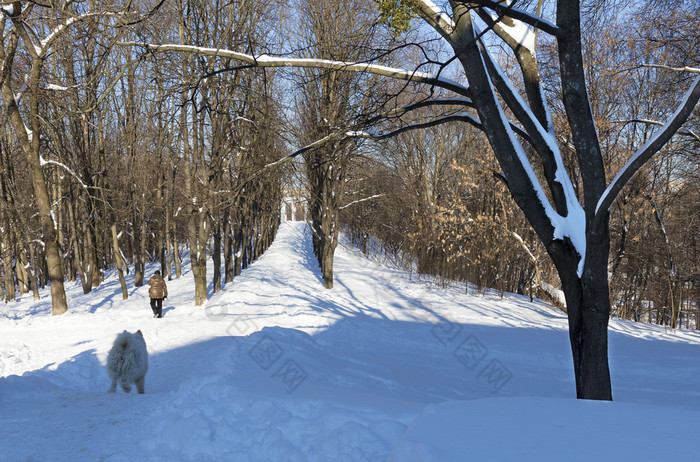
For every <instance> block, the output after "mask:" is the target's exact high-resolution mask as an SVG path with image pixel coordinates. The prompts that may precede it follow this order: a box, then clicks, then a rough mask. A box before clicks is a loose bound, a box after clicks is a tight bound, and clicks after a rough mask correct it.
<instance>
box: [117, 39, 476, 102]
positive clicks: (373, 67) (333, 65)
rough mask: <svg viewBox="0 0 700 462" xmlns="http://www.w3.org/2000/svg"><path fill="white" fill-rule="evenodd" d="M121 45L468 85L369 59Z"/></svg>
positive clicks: (457, 88) (461, 89) (460, 88)
mask: <svg viewBox="0 0 700 462" xmlns="http://www.w3.org/2000/svg"><path fill="white" fill-rule="evenodd" d="M117 44H118V45H121V46H131V47H141V48H146V49H147V50H151V51H155V52H158V51H175V52H178V53H190V54H198V55H202V56H218V57H221V58H228V59H236V60H239V61H243V62H245V63H248V64H250V65H252V67H301V68H316V69H329V70H332V71H348V72H364V73H368V74H374V75H380V76H383V77H390V78H392V79H396V80H404V81H409V82H414V83H424V84H428V85H434V86H436V87H440V88H444V89H446V90H450V91H453V92H455V93H457V94H459V95H462V96H466V97H468V96H469V89H468V88H467V87H465V86H464V85H461V84H459V83H457V82H455V81H453V80H450V79H447V78H445V77H440V76H435V75H433V74H428V73H427V72H420V71H409V70H406V69H400V68H396V67H389V66H381V65H378V64H372V63H362V62H345V61H335V60H329V59H312V58H282V57H278V56H270V55H266V54H262V55H249V54H246V53H239V52H236V51H232V50H225V49H221V48H205V47H196V46H191V45H176V44H161V45H154V44H149V43H138V42H119V43H117Z"/></svg>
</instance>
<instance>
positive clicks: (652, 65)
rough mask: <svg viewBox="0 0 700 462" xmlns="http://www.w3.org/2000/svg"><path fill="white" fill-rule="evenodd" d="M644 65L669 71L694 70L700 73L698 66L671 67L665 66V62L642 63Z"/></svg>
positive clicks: (693, 71)
mask: <svg viewBox="0 0 700 462" xmlns="http://www.w3.org/2000/svg"><path fill="white" fill-rule="evenodd" d="M642 67H650V68H652V69H665V70H667V71H675V72H692V73H693V74H700V68H697V67H688V66H685V67H671V66H664V65H663V64H642Z"/></svg>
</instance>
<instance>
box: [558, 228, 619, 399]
mask: <svg viewBox="0 0 700 462" xmlns="http://www.w3.org/2000/svg"><path fill="white" fill-rule="evenodd" d="M597 238H598V239H597V242H593V243H590V242H591V241H589V243H590V244H589V246H588V247H589V248H588V249H587V252H586V264H585V266H584V270H583V274H582V276H581V277H580V278H579V277H578V276H577V274H576V268H577V265H578V260H579V257H578V254H576V252H575V250H573V248H572V247H571V248H570V252H569V255H568V258H567V257H566V256H561V255H557V256H553V259H556V260H557V261H558V263H559V264H557V261H555V264H557V270H558V272H559V277H560V279H561V282H562V289H563V290H564V296H565V298H566V305H567V314H568V319H569V340H570V343H571V353H572V356H573V363H574V377H575V380H576V397H577V398H578V399H597V400H612V387H611V382H610V366H609V363H608V319H609V317H610V299H609V291H608V277H607V262H608V254H607V249H608V248H609V240H608V237H607V233H606V234H605V235H602V233H600V234H598V236H597ZM562 247H563V246H562Z"/></svg>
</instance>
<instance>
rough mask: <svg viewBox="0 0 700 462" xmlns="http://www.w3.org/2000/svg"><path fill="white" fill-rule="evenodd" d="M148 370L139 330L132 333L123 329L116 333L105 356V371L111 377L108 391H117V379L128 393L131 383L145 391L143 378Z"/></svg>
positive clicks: (138, 389) (146, 357)
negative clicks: (112, 343)
mask: <svg viewBox="0 0 700 462" xmlns="http://www.w3.org/2000/svg"><path fill="white" fill-rule="evenodd" d="M146 371H148V351H147V350H146V341H145V340H144V339H143V334H142V333H141V331H140V330H139V331H137V332H136V333H134V334H132V333H131V332H127V331H124V332H122V333H121V334H119V335H117V338H116V340H114V345H112V349H111V350H110V351H109V355H108V356H107V373H108V374H109V378H110V379H112V386H111V387H110V388H109V392H110V393H115V392H116V391H117V381H119V385H121V387H122V389H123V390H124V391H125V392H127V393H129V392H130V391H131V384H132V383H133V384H135V385H136V390H137V391H138V392H139V393H144V392H145V378H146Z"/></svg>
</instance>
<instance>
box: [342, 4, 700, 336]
mask: <svg viewBox="0 0 700 462" xmlns="http://www.w3.org/2000/svg"><path fill="white" fill-rule="evenodd" d="M655 8H656V9H655V11H656V14H655V15H654V17H653V20H649V18H648V17H647V16H646V15H647V13H648V10H649V9H648V8H639V9H638V10H636V11H634V12H632V13H630V14H629V15H628V16H624V17H620V16H617V17H612V16H615V11H616V10H614V9H610V8H608V9H605V8H602V7H601V8H597V9H592V10H591V11H590V13H589V14H590V16H588V17H586V18H587V21H586V22H585V23H584V27H585V31H586V34H585V35H584V38H585V40H584V42H583V50H584V61H585V66H586V70H587V76H588V80H589V82H591V84H590V87H591V92H590V93H591V106H592V111H593V113H594V115H595V118H596V122H597V131H598V133H599V137H600V142H601V145H602V149H603V160H604V163H605V167H606V170H607V171H608V172H613V171H617V170H619V169H620V168H621V167H622V166H623V165H624V163H625V162H626V160H627V159H628V158H629V157H630V156H631V155H632V154H633V151H634V149H635V147H637V146H639V145H641V144H643V143H644V142H645V141H646V140H648V139H649V137H650V136H651V134H652V133H653V132H654V130H655V129H656V128H657V126H658V125H660V123H661V122H660V121H661V120H664V118H665V117H667V116H669V115H670V114H671V113H672V112H673V111H674V110H675V106H674V104H675V102H676V101H677V100H678V98H679V95H680V94H681V93H682V91H683V90H684V89H685V88H687V86H688V85H689V83H690V81H691V80H692V74H689V73H679V72H677V71H674V70H671V69H667V68H664V67H650V66H648V65H646V64H648V63H660V62H661V63H674V67H679V68H692V67H697V66H698V63H700V54H698V51H697V50H698V49H699V48H698V46H699V45H700V42H698V36H697V34H688V33H687V31H688V30H694V29H696V28H697V27H698V26H699V25H700V16H699V15H698V11H697V9H693V8H690V7H689V6H685V7H684V6H683V3H682V2H680V3H677V4H674V5H670V4H669V5H661V4H655ZM543 51H544V52H545V53H546V54H547V55H546V59H545V60H544V62H554V61H556V59H557V56H556V50H555V48H554V47H553V44H551V46H546V47H543ZM513 65H514V63H512V62H509V61H507V60H506V61H504V63H503V66H504V68H505V69H510V68H509V67H508V66H513ZM669 67H670V66H669ZM555 72H558V70H556V68H552V69H549V68H545V69H544V70H543V78H545V79H546V85H547V86H546V89H547V91H548V92H549V93H551V99H552V100H553V99H554V98H555V97H556V94H557V92H559V91H560V90H559V89H558V88H557V87H556V82H555V78H556V77H557V75H555V74H554V73H555ZM430 116H432V117H434V118H435V117H438V116H439V113H435V112H433V113H432V114H430ZM421 117H422V118H421ZM553 117H554V121H555V123H556V124H557V127H558V129H557V130H558V133H560V136H561V137H562V139H564V140H565V141H566V143H565V144H564V146H565V148H566V149H565V152H564V158H565V161H566V163H567V168H570V169H571V170H573V171H576V169H577V168H578V167H577V166H576V165H575V162H574V158H573V156H574V148H573V146H572V144H571V142H570V139H571V138H570V137H571V133H570V132H569V131H568V128H567V126H566V123H565V117H566V116H565V114H564V112H563V107H557V106H555V107H554V108H553ZM425 118H426V115H425V113H424V114H422V115H420V116H417V117H415V119H414V120H413V121H412V122H413V123H418V122H420V120H424V119H425ZM699 125H700V119H699V118H698V117H697V116H691V118H690V119H689V121H688V122H687V123H686V125H685V126H684V128H683V130H681V132H680V133H679V134H678V135H677V136H676V137H674V138H673V139H672V140H671V142H669V143H668V144H667V145H666V146H665V147H664V149H663V150H662V152H661V153H660V155H659V156H657V157H656V158H655V159H654V160H653V161H651V162H650V163H649V164H648V165H647V166H645V168H644V169H642V170H641V171H640V172H639V173H638V174H637V175H636V176H635V177H634V179H633V180H632V182H631V184H630V185H629V186H628V187H627V189H625V190H624V193H623V194H622V196H621V197H620V199H619V200H618V201H616V202H615V203H614V204H613V207H612V208H611V222H610V227H611V240H612V241H611V252H610V263H609V280H610V284H611V290H610V298H611V301H612V307H611V308H612V315H614V316H618V317H622V318H625V319H633V320H639V321H646V322H655V323H658V324H665V325H668V326H671V327H673V328H680V327H686V328H691V329H700V322H698V320H700V247H699V243H698V236H700V218H699V217H700V209H699V208H698V205H697V204H698V203H700V202H698V194H700V181H699V178H700V177H699V175H698V171H699V169H700V157H699V156H698V152H700V137H699V136H698V133H700V126H699ZM349 168H350V169H352V170H353V171H354V172H355V173H353V174H352V175H351V177H352V181H351V182H350V184H349V185H348V189H349V191H350V194H349V195H348V197H347V199H346V203H350V202H353V201H354V200H355V199H356V197H354V196H353V194H354V195H358V196H363V197H370V196H376V197H377V198H376V199H374V200H372V201H368V202H361V203H357V204H353V205H352V206H350V207H348V208H347V209H345V210H344V211H343V216H342V220H343V222H344V223H345V224H347V225H349V230H350V233H351V235H352V236H353V238H354V239H355V240H356V242H357V243H358V244H359V245H361V246H363V248H366V247H367V245H368V241H369V238H370V237H371V236H373V237H375V238H377V239H378V240H377V241H375V243H376V242H381V245H382V247H383V248H382V251H383V252H385V253H387V254H389V255H390V256H391V257H392V258H393V259H398V260H399V261H402V262H403V263H404V264H406V265H407V266H410V267H412V265H415V269H416V270H417V271H418V272H419V273H427V274H433V275H437V276H440V277H442V278H445V279H446V280H450V279H452V280H461V281H466V282H469V283H471V284H474V285H475V286H476V287H477V288H482V287H488V288H495V289H498V290H501V291H507V292H516V293H528V294H533V295H538V296H554V297H553V300H554V301H558V300H557V298H556V294H555V293H553V291H552V288H553V287H556V286H558V285H559V280H558V276H557V274H556V271H555V269H554V267H553V266H552V264H551V262H550V261H549V260H548V259H547V258H546V257H545V249H544V247H543V246H542V245H541V243H539V242H538V239H537V237H536V236H535V235H534V234H533V232H532V228H531V227H529V225H528V224H527V221H526V220H525V217H524V216H523V214H522V213H521V212H520V211H519V210H518V209H517V208H516V207H514V206H513V202H512V200H511V199H510V197H509V195H510V194H509V192H508V190H507V189H506V184H505V182H504V181H503V177H502V176H501V175H500V168H499V166H498V165H497V163H496V162H495V159H494V158H493V157H492V154H491V153H490V147H489V146H488V143H487V142H486V140H485V138H484V137H483V135H482V134H481V132H480V131H479V130H475V129H471V128H466V127H465V125H464V124H461V125H459V124H457V123H452V124H451V125H445V126H438V127H434V128H430V129H428V130H422V131H412V132H410V133H403V134H401V135H399V136H396V137H393V138H391V140H389V141H388V142H386V143H384V144H383V145H382V150H381V152H380V154H379V155H377V154H376V153H367V155H364V156H363V157H362V158H358V159H357V160H356V162H354V163H353V164H352V165H350V167H349ZM576 181H577V182H576V183H575V184H574V187H575V189H576V190H577V191H581V190H582V185H581V184H580V179H578V178H577V179H576ZM376 217H383V219H381V220H378V219H376ZM562 308H564V309H565V307H564V306H562Z"/></svg>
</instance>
